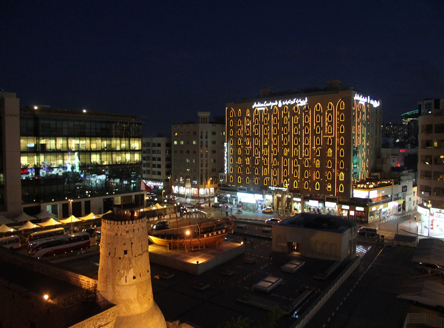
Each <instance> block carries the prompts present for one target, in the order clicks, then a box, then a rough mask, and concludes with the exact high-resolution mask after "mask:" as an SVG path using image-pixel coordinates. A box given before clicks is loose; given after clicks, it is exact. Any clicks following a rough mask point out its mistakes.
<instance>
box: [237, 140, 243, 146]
mask: <svg viewBox="0 0 444 328" xmlns="http://www.w3.org/2000/svg"><path fill="white" fill-rule="evenodd" d="M237 144H238V145H239V146H242V139H241V138H239V139H237Z"/></svg>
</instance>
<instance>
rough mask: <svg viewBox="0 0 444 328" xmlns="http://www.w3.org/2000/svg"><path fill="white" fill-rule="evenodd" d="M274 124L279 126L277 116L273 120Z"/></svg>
mask: <svg viewBox="0 0 444 328" xmlns="http://www.w3.org/2000/svg"><path fill="white" fill-rule="evenodd" d="M273 124H278V119H277V117H276V116H275V117H274V118H273Z"/></svg>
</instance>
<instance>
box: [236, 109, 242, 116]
mask: <svg viewBox="0 0 444 328" xmlns="http://www.w3.org/2000/svg"><path fill="white" fill-rule="evenodd" d="M237 116H242V112H241V110H240V108H239V110H238V111H237Z"/></svg>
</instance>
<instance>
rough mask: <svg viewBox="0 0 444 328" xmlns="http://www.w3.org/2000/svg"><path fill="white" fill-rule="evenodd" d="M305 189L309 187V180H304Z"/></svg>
mask: <svg viewBox="0 0 444 328" xmlns="http://www.w3.org/2000/svg"><path fill="white" fill-rule="evenodd" d="M304 189H308V182H307V181H305V182H304Z"/></svg>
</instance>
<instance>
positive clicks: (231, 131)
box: [230, 129, 233, 137]
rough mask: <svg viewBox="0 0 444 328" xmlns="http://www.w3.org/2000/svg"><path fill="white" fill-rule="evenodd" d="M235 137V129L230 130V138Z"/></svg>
mask: <svg viewBox="0 0 444 328" xmlns="http://www.w3.org/2000/svg"><path fill="white" fill-rule="evenodd" d="M232 136H233V129H230V137H232Z"/></svg>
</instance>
